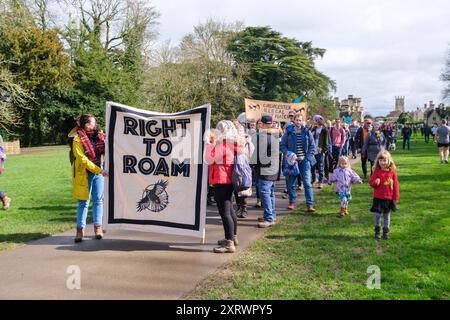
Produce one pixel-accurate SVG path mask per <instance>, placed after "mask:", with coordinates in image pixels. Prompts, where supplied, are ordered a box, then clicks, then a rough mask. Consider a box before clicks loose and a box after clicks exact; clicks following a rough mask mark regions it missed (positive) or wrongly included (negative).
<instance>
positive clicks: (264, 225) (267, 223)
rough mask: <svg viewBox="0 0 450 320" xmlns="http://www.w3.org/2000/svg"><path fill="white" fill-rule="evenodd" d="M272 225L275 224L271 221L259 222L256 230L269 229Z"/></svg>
mask: <svg viewBox="0 0 450 320" xmlns="http://www.w3.org/2000/svg"><path fill="white" fill-rule="evenodd" d="M274 224H275V222H273V221H264V222H259V223H258V228H269V227H271V226H273V225H274Z"/></svg>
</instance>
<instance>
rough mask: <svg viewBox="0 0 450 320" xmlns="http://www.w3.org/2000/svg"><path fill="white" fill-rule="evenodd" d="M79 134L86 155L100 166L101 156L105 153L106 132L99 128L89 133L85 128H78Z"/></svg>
mask: <svg viewBox="0 0 450 320" xmlns="http://www.w3.org/2000/svg"><path fill="white" fill-rule="evenodd" d="M78 136H79V137H80V140H81V143H82V144H83V148H84V152H85V154H86V157H88V158H89V160H91V161H92V162H93V163H94V164H95V165H96V166H99V167H100V156H101V155H102V154H104V153H105V134H104V133H103V132H99V131H98V130H94V131H91V132H89V133H87V132H86V131H85V130H84V129H82V128H78ZM91 140H93V142H94V144H92V142H91Z"/></svg>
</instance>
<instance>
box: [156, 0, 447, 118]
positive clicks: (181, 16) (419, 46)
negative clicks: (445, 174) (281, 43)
mask: <svg viewBox="0 0 450 320" xmlns="http://www.w3.org/2000/svg"><path fill="white" fill-rule="evenodd" d="M152 4H153V5H154V6H155V7H156V9H157V10H158V11H159V12H160V13H161V17H160V20H159V21H160V25H159V27H158V31H159V34H160V36H159V40H161V41H164V40H169V39H170V40H171V42H172V44H178V42H179V41H180V39H181V38H182V37H183V35H185V34H186V33H188V32H192V30H193V26H194V25H197V24H199V23H203V22H205V21H206V20H207V19H208V18H213V19H215V20H220V21H226V22H234V21H242V22H244V24H245V26H266V25H269V26H271V27H272V28H273V29H274V30H276V31H279V32H281V33H282V34H283V35H285V36H287V37H291V38H296V39H298V40H300V41H312V42H313V45H314V46H315V47H319V48H324V49H326V50H327V52H326V54H325V56H324V58H323V59H321V60H317V62H316V65H317V68H318V69H319V70H320V71H322V72H324V73H325V74H326V75H328V76H329V77H331V78H332V79H334V80H335V81H336V83H337V92H336V93H333V95H334V96H337V97H339V98H340V99H341V100H342V99H343V98H345V97H347V95H349V94H353V95H354V96H357V97H361V98H362V99H363V104H364V106H365V109H366V111H367V112H369V113H370V114H371V115H373V116H378V115H386V114H387V113H388V112H389V111H392V110H393V109H394V105H395V96H405V104H406V109H407V110H412V109H415V108H416V107H417V106H423V104H424V103H427V102H428V101H429V100H433V101H434V102H435V103H438V102H442V94H441V92H442V89H443V87H444V85H443V83H442V82H441V81H440V80H439V75H440V73H441V72H442V70H443V68H444V65H445V60H446V57H447V53H448V49H449V48H450V19H449V16H450V1H449V0H307V1H305V0H276V1H275V0H221V1H219V0H186V1H185V0H152ZM447 104H448V101H447Z"/></svg>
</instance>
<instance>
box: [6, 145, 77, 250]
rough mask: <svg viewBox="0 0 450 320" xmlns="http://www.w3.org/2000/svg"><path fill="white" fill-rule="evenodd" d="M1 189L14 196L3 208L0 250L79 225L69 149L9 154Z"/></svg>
mask: <svg viewBox="0 0 450 320" xmlns="http://www.w3.org/2000/svg"><path fill="white" fill-rule="evenodd" d="M0 190H2V191H4V192H6V194H7V195H8V196H9V197H10V198H11V199H12V202H11V208H10V209H9V210H1V209H0V251H1V250H5V249H8V248H12V247H14V246H17V245H19V244H23V243H25V242H27V241H30V240H33V239H38V238H42V237H45V236H48V235H50V234H55V233H58V232H62V231H66V230H68V229H70V228H74V227H75V225H76V200H74V199H73V198H72V181H71V176H70V163H69V156H68V149H67V150H62V151H54V152H46V153H37V154H29V155H11V156H8V159H7V160H6V162H5V171H4V173H3V174H2V175H1V176H0Z"/></svg>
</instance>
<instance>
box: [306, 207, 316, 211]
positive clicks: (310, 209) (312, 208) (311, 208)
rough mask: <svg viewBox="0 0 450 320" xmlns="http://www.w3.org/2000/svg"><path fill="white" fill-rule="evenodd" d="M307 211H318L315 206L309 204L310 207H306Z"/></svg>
mask: <svg viewBox="0 0 450 320" xmlns="http://www.w3.org/2000/svg"><path fill="white" fill-rule="evenodd" d="M306 212H316V209H314V207H313V206H308V208H306Z"/></svg>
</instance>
